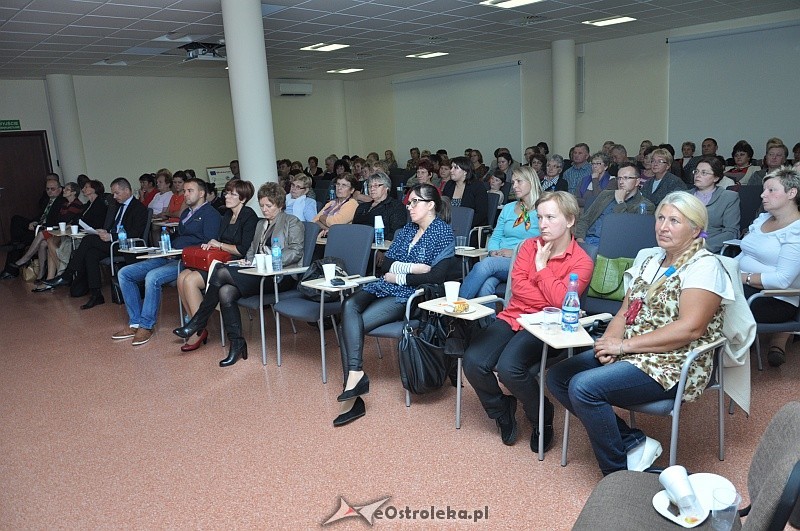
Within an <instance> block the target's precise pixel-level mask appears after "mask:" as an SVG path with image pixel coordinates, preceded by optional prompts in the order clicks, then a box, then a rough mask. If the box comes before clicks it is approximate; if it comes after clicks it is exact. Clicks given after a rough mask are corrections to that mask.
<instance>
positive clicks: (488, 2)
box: [481, 0, 542, 9]
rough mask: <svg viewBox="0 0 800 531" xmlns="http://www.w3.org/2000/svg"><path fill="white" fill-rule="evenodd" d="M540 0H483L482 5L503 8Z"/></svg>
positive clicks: (539, 0)
mask: <svg viewBox="0 0 800 531" xmlns="http://www.w3.org/2000/svg"><path fill="white" fill-rule="evenodd" d="M541 1H542V0H483V2H481V5H482V6H492V7H502V8H505V9H508V8H511V7H519V6H526V5H528V4H535V3H536V2H541Z"/></svg>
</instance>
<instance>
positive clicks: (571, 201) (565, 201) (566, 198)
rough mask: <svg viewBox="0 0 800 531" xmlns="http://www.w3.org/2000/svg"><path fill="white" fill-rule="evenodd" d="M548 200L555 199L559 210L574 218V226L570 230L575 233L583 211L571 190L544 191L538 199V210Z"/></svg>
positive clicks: (565, 215)
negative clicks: (579, 216) (579, 215)
mask: <svg viewBox="0 0 800 531" xmlns="http://www.w3.org/2000/svg"><path fill="white" fill-rule="evenodd" d="M547 201H553V202H554V203H555V204H556V205H558V210H559V211H561V213H562V214H564V217H565V218H567V219H570V218H572V227H570V229H569V232H570V234H574V233H575V226H576V225H577V223H578V214H579V213H580V211H581V209H580V207H579V206H578V200H577V199H575V196H574V195H572V194H571V193H569V192H560V191H559V192H544V193H543V194H542V195H540V196H539V199H537V200H536V210H539V205H541V204H542V203H546V202H547Z"/></svg>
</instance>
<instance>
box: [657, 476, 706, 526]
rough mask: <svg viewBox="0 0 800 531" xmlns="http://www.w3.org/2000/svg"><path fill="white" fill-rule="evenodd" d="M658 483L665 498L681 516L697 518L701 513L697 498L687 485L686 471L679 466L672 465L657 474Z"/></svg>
mask: <svg viewBox="0 0 800 531" xmlns="http://www.w3.org/2000/svg"><path fill="white" fill-rule="evenodd" d="M658 481H659V482H660V483H661V485H663V486H664V489H666V491H667V497H668V498H669V499H670V500H671V501H672V503H674V504H675V505H677V506H678V507H679V508H680V510H681V515H682V516H685V515H691V514H694V515H696V516H699V515H700V513H701V512H702V508H701V507H700V504H699V502H698V501H697V496H696V494H695V492H694V489H693V488H692V484H691V483H689V476H688V475H687V474H686V469H685V468H683V467H682V466H681V465H673V466H671V467H668V468H666V469H664V471H663V472H662V473H661V474H659V476H658Z"/></svg>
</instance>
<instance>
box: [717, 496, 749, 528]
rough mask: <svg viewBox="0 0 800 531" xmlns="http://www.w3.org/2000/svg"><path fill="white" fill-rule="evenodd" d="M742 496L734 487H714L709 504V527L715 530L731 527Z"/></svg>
mask: <svg viewBox="0 0 800 531" xmlns="http://www.w3.org/2000/svg"><path fill="white" fill-rule="evenodd" d="M741 502H742V497H741V496H740V495H739V493H738V492H736V490H734V489H726V488H721V489H714V492H713V498H712V504H713V505H712V506H711V528H712V529H714V530H715V531H729V530H730V529H733V523H734V522H735V521H736V513H737V511H738V510H739V504H740V503H741Z"/></svg>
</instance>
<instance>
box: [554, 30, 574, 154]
mask: <svg viewBox="0 0 800 531" xmlns="http://www.w3.org/2000/svg"><path fill="white" fill-rule="evenodd" d="M551 56H552V61H553V147H552V149H551V153H558V154H559V155H561V156H563V157H564V158H566V157H567V155H568V154H569V150H570V148H572V146H574V145H575V130H576V124H575V120H576V111H577V105H578V104H577V85H576V82H577V74H576V70H575V69H576V60H575V41H573V40H571V39H567V40H562V41H554V42H553V44H552V53H551Z"/></svg>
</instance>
